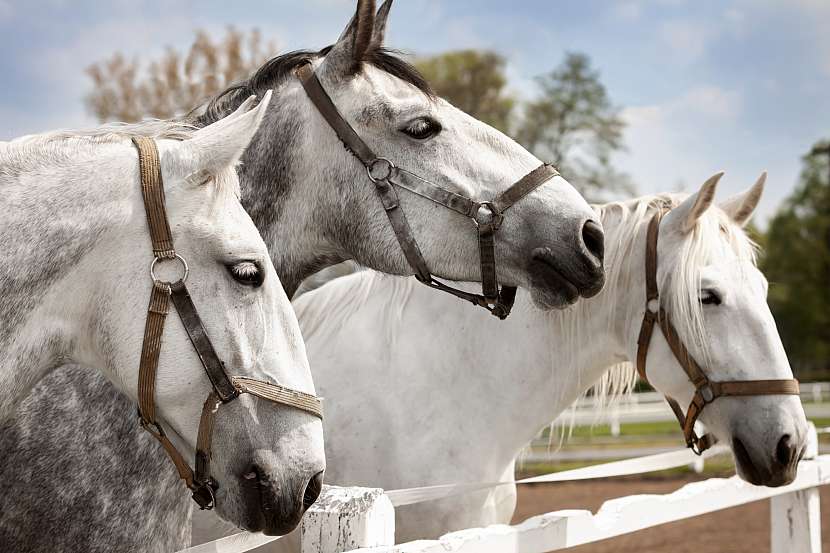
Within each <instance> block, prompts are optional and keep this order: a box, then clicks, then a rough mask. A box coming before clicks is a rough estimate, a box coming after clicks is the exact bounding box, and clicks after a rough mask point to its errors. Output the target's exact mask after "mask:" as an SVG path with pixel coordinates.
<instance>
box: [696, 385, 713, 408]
mask: <svg viewBox="0 0 830 553" xmlns="http://www.w3.org/2000/svg"><path fill="white" fill-rule="evenodd" d="M697 393H698V394H699V395H700V398H701V399H702V400H703V405H706V404H707V403H712V402H713V401H715V391H714V390H713V389H712V386H711V384H709V382H707V383H706V384H704V385H703V386H701V387H700V388H698V389H697Z"/></svg>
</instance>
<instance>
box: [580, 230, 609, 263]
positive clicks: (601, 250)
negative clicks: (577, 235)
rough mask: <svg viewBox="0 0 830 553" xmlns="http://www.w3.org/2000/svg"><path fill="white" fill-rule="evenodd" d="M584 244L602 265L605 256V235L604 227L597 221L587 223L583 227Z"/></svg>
mask: <svg viewBox="0 0 830 553" xmlns="http://www.w3.org/2000/svg"><path fill="white" fill-rule="evenodd" d="M582 243H583V244H585V248H586V249H587V250H588V252H589V253H591V255H593V256H594V257H595V258H596V260H597V263H599V264H600V265H602V258H603V256H604V255H605V234H604V233H603V232H602V227H601V226H599V224H597V223H596V221H590V220H588V221H585V224H584V225H582Z"/></svg>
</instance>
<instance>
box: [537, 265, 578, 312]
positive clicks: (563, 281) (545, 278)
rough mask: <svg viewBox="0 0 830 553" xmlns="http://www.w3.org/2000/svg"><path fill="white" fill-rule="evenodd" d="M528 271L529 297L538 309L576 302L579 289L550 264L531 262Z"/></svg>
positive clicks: (547, 308)
mask: <svg viewBox="0 0 830 553" xmlns="http://www.w3.org/2000/svg"><path fill="white" fill-rule="evenodd" d="M532 265H533V266H532V267H531V269H532V270H531V271H530V297H531V298H532V299H533V303H534V304H536V306H537V307H538V308H540V309H546V310H549V309H564V308H566V307H568V306H570V305H573V304H574V303H576V301H577V300H578V299H579V297H580V293H579V289H578V288H577V287H576V286H575V285H574V284H573V283H572V282H571V281H570V280H568V279H567V278H565V277H564V276H563V275H562V273H561V272H559V271H558V270H557V269H556V268H555V267H554V266H553V265H552V264H548V263H533V264H532Z"/></svg>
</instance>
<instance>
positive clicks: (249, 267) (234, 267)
mask: <svg viewBox="0 0 830 553" xmlns="http://www.w3.org/2000/svg"><path fill="white" fill-rule="evenodd" d="M225 267H226V268H227V269H228V273H230V275H231V277H233V279H234V280H235V281H236V282H238V283H240V284H244V285H245V286H251V287H253V288H259V287H260V286H262V282H263V280H264V279H265V275H264V274H263V273H262V269H260V268H259V265H258V264H257V263H256V262H255V261H241V262H239V263H233V264H230V265H225Z"/></svg>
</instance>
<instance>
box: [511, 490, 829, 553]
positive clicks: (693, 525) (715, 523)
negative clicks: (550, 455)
mask: <svg viewBox="0 0 830 553" xmlns="http://www.w3.org/2000/svg"><path fill="white" fill-rule="evenodd" d="M693 480H695V478H693V477H678V478H672V479H648V478H625V479H619V480H613V481H607V480H606V481H586V482H572V483H564V484H536V485H529V486H519V500H518V506H517V508H516V514H515V516H514V518H513V522H514V523H517V522H521V521H522V520H524V519H526V518H528V517H530V516H533V515H538V514H542V513H546V512H549V511H555V510H557V509H564V508H568V509H571V508H573V509H590V510H591V511H594V512H596V510H597V509H599V507H600V505H602V503H603V502H604V501H605V500H607V499H612V498H615V497H621V496H625V495H634V494H642V493H668V492H671V491H673V490H675V489H677V488H679V487H680V486H682V485H683V484H685V483H686V482H691V481H693ZM769 516H770V515H769V501H760V502H755V503H750V504H748V505H744V506H741V507H735V508H733V509H728V510H725V511H718V512H716V513H711V514H708V515H705V516H702V517H697V518H692V519H688V520H684V521H679V522H673V523H671V524H666V525H663V526H657V527H655V528H649V529H647V530H641V531H639V532H635V533H634V534H628V535H625V536H620V537H617V538H614V539H611V540H605V541H601V542H596V543H592V544H587V545H583V546H580V547H575V548H573V549H571V550H569V551H573V552H574V553H662V552H664V551H666V552H670V553H710V552H712V553H721V552H723V553H768V552H769V531H770V530H769ZM821 526H822V530H824V531H823V532H822V541H823V549H824V551H830V486H823V487H822V488H821Z"/></svg>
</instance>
